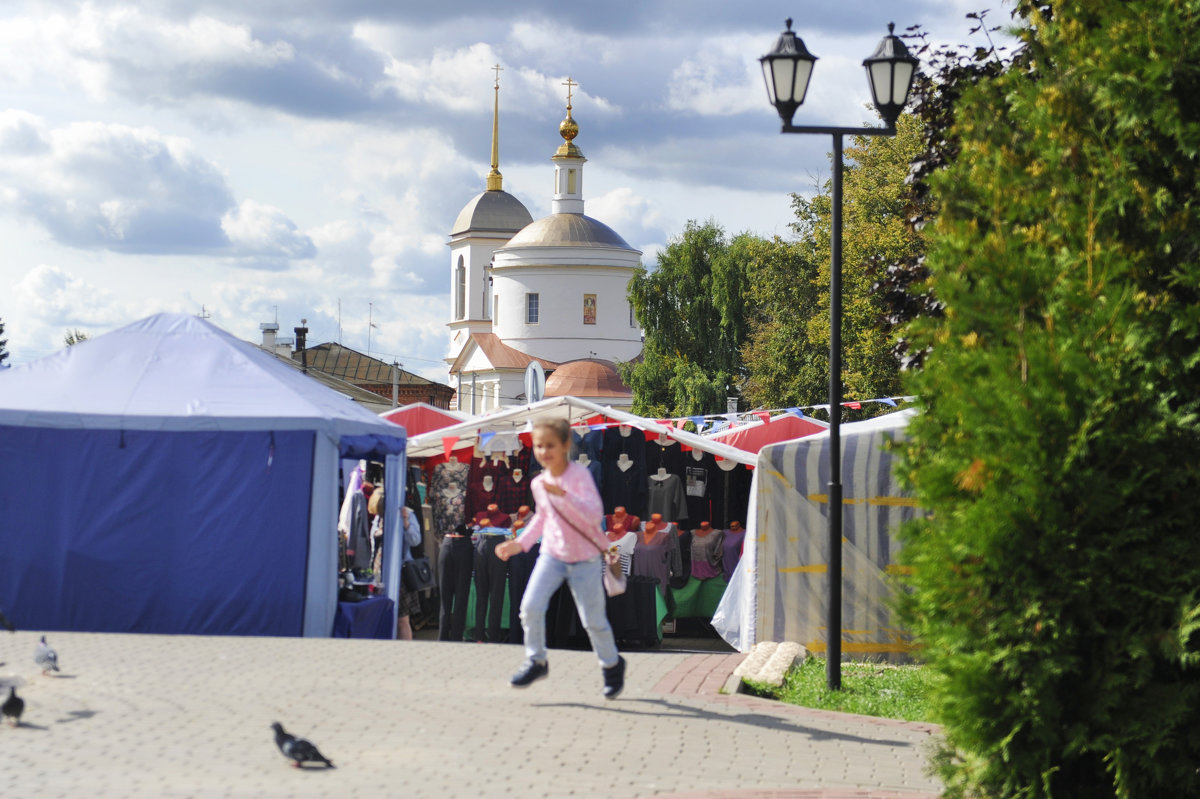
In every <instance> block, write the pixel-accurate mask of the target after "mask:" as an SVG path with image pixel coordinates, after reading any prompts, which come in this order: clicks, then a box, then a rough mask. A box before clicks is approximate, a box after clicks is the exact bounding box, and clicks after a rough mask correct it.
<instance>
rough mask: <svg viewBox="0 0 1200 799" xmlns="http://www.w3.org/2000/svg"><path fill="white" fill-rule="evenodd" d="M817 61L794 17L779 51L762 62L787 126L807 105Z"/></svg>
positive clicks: (769, 91) (773, 100)
mask: <svg viewBox="0 0 1200 799" xmlns="http://www.w3.org/2000/svg"><path fill="white" fill-rule="evenodd" d="M901 46H903V45H901ZM816 60H817V57H816V56H815V55H813V54H812V53H810V52H808V48H806V47H805V46H804V41H803V40H802V39H801V38H800V37H799V36H797V35H796V34H794V33H792V19H791V17H788V20H787V30H785V31H784V32H783V33H781V34H779V39H778V40H777V41H776V42H775V49H773V50H772V51H771V52H769V53H767V54H766V55H765V56H763V57H762V58H760V59H758V61H759V63H760V64H762V68H763V80H765V81H766V82H767V96H768V97H769V98H770V100H771V104H772V105H774V106H775V108H776V110H777V111H779V116H780V118H781V119H783V124H785V125H790V124H792V116H793V115H794V114H795V113H796V109H797V108H799V107H800V104H801V103H803V102H804V95H805V93H806V92H807V91H808V79H809V78H810V77H812V68H813V64H814V63H816Z"/></svg>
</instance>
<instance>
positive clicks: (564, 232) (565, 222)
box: [464, 211, 636, 252]
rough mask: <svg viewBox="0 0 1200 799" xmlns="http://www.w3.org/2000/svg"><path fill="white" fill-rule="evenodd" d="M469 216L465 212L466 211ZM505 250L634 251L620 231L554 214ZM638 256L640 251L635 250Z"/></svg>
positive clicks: (585, 219)
mask: <svg viewBox="0 0 1200 799" xmlns="http://www.w3.org/2000/svg"><path fill="white" fill-rule="evenodd" d="M464 213H465V211H464ZM504 246H505V247H564V246H565V247H616V248H619V249H622V250H633V248H632V247H630V246H629V245H628V244H627V243H626V242H625V239H623V238H621V235H620V234H619V233H617V231H615V230H613V229H612V228H610V227H609V226H608V225H606V224H604V223H603V222H600V221H599V220H596V219H592V218H591V217H590V216H584V215H583V214H551V215H550V216H547V217H543V218H542V219H539V220H538V221H536V222H534V223H532V224H530V225H526V226H525V228H524V229H522V230H521V232H520V233H518V234H517V235H515V236H513V237H512V239H510V240H509V242H508V244H506V245H504ZM633 251H634V252H636V250H633Z"/></svg>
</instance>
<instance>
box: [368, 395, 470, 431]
mask: <svg viewBox="0 0 1200 799" xmlns="http://www.w3.org/2000/svg"><path fill="white" fill-rule="evenodd" d="M379 415H380V416H382V417H383V418H384V419H387V420H388V421H389V422H392V423H393V424H398V425H402V426H403V427H404V432H405V433H406V434H407V435H409V436H419V435H422V434H424V433H428V432H431V431H433V430H441V429H442V428H443V427H449V426H450V425H454V424H460V423H462V422H463V421H464V419H465V417H463V416H455V415H454V414H452V413H447V412H446V411H443V410H441V409H440V408H435V407H433V406H432V405H429V404H427V403H424V402H414V403H413V404H412V405H403V406H401V407H399V408H396V409H394V410H390V411H388V412H387V413H381V414H379Z"/></svg>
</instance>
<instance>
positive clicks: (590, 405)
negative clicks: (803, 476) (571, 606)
mask: <svg viewBox="0 0 1200 799" xmlns="http://www.w3.org/2000/svg"><path fill="white" fill-rule="evenodd" d="M596 416H603V417H605V418H607V419H609V420H611V421H614V422H619V423H621V424H628V425H632V426H633V427H636V428H638V429H640V430H648V431H650V432H653V433H660V434H661V433H665V434H666V435H667V436H669V437H671V438H673V439H675V440H676V441H678V442H679V443H681V444H687V445H688V446H689V447H692V448H693V449H698V450H701V451H702V452H711V453H712V454H713V455H719V456H720V457H722V458H726V459H728V460H731V461H734V462H736V463H741V464H744V465H746V466H753V465H754V464H755V463H756V462H757V460H758V459H757V456H756V455H754V454H753V453H750V452H746V451H745V450H740V449H738V448H737V447H730V446H728V445H726V444H720V443H717V442H715V441H711V440H709V439H707V438H704V437H702V436H698V435H696V434H695V433H688V432H685V431H683V430H677V429H676V428H674V427H670V426H668V425H662V424H659V423H658V422H655V421H652V420H650V419H643V418H642V417H641V416H635V415H633V414H632V413H629V412H627V411H618V410H616V409H614V408H611V407H608V406H601V405H597V404H596V403H594V402H589V401H588V400H584V399H579V398H578V397H551V398H549V399H544V400H542V401H541V402H535V403H533V404H532V405H522V406H520V407H517V408H506V409H505V410H502V411H499V412H497V413H493V414H489V415H487V416H480V417H477V418H474V419H470V420H468V421H465V422H463V423H462V424H458V425H454V426H453V427H445V428H442V429H441V430H435V431H433V432H431V433H426V434H425V435H422V436H413V437H412V438H410V439H408V457H410V458H429V457H432V456H435V455H441V454H443V453H444V452H445V449H444V447H443V444H442V439H443V438H450V437H457V438H458V441H457V442H455V445H454V446H455V448H456V449H457V448H458V447H461V446H467V445H469V444H473V443H475V442H476V441H477V440H478V438H479V434H480V433H482V432H492V433H504V432H521V431H522V430H524V429H525V425H526V424H527V423H529V422H532V421H535V420H537V419H541V418H551V417H557V418H560V419H566V420H567V421H568V422H569V423H571V424H572V425H576V424H582V423H584V422H585V421H587V420H588V419H591V418H593V417H596Z"/></svg>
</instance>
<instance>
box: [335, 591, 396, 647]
mask: <svg viewBox="0 0 1200 799" xmlns="http://www.w3.org/2000/svg"><path fill="white" fill-rule="evenodd" d="M395 625H396V603H395V602H393V601H392V600H390V599H388V598H387V597H385V596H374V597H371V598H370V599H364V600H363V601H362V602H339V603H338V607H337V616H336V617H334V620H333V637H334V638H384V639H387V640H389V641H390V640H391V639H392V638H394V637H395Z"/></svg>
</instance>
